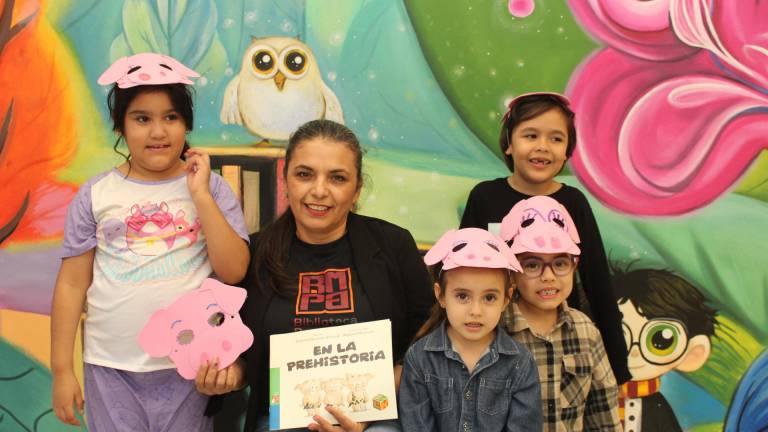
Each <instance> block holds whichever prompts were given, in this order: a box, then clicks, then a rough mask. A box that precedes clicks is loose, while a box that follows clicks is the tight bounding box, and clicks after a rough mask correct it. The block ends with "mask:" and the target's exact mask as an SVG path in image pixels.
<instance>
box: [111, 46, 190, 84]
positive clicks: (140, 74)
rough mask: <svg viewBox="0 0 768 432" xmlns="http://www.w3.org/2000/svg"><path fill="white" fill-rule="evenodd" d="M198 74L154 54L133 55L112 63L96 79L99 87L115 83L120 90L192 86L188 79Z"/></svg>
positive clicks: (176, 62)
mask: <svg viewBox="0 0 768 432" xmlns="http://www.w3.org/2000/svg"><path fill="white" fill-rule="evenodd" d="M199 76H200V74H198V73H197V72H195V71H193V70H192V69H190V68H188V67H186V66H184V65H183V64H181V62H179V61H178V60H176V59H174V58H173V57H168V56H165V55H162V54H156V53H141V54H134V55H132V56H130V57H122V58H120V59H118V60H117V61H115V62H114V63H112V66H110V67H109V69H107V70H106V71H104V73H103V74H101V76H100V77H99V79H98V83H99V84H101V85H108V84H112V83H117V86H118V87H120V88H123V89H124V88H129V87H135V86H139V85H158V84H193V82H192V81H191V80H190V79H189V78H190V77H193V78H195V77H199Z"/></svg>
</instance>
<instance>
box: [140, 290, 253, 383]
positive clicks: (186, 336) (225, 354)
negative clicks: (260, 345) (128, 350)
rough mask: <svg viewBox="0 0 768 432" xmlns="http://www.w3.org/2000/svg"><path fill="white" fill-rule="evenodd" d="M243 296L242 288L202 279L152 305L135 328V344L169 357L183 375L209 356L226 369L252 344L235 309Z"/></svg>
mask: <svg viewBox="0 0 768 432" xmlns="http://www.w3.org/2000/svg"><path fill="white" fill-rule="evenodd" d="M245 297H246V291H245V290H244V289H242V288H237V287H233V286H229V285H225V284H223V283H221V282H219V281H217V280H214V279H210V278H209V279H206V280H205V281H204V282H203V284H202V285H201V286H200V288H199V289H197V290H195V291H192V292H189V293H187V294H185V295H183V296H181V297H179V298H178V299H177V300H176V301H174V302H173V303H172V304H171V305H170V306H168V307H167V308H164V309H160V310H158V311H156V312H155V313H154V314H153V315H152V316H151V317H150V319H149V321H148V322H147V324H146V325H145V326H144V328H142V330H141V332H139V338H138V340H139V345H141V347H142V349H144V351H145V352H146V353H147V354H149V355H150V356H151V357H166V356H167V357H170V359H171V361H173V362H174V364H176V368H177V370H178V372H179V374H180V375H181V376H182V377H184V378H186V379H194V378H195V375H196V374H197V370H198V369H199V368H200V366H201V365H202V364H203V363H205V361H206V360H212V359H213V358H217V359H218V361H219V362H218V364H219V370H221V369H224V368H226V367H227V366H229V365H230V364H232V363H234V361H235V360H237V358H238V357H239V355H240V354H241V353H243V352H244V351H245V350H247V349H248V348H249V347H250V346H251V344H253V333H251V330H250V329H249V328H248V327H246V326H245V324H243V321H242V320H241V319H240V315H239V314H238V311H239V310H240V308H241V307H242V306H243V303H244V302H245Z"/></svg>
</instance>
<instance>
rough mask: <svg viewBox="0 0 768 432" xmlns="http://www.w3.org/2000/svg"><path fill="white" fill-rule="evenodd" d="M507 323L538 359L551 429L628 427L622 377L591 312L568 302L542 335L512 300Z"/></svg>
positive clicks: (546, 428) (571, 431)
mask: <svg viewBox="0 0 768 432" xmlns="http://www.w3.org/2000/svg"><path fill="white" fill-rule="evenodd" d="M504 324H505V326H506V328H507V330H508V331H509V332H510V333H511V334H512V337H513V338H514V339H515V340H517V341H518V342H521V343H523V344H524V345H525V346H526V347H527V348H528V349H529V350H530V351H531V353H532V354H533V358H534V359H535V360H536V364H537V365H538V368H539V380H540V381H541V402H542V412H543V413H544V431H545V432H549V431H552V432H555V431H557V432H560V431H563V432H580V431H584V430H587V431H621V430H622V429H621V423H620V422H619V408H618V404H619V402H618V389H617V387H616V379H615V378H614V376H613V371H612V370H611V365H610V363H609V362H608V357H607V356H606V354H605V348H604V347H603V342H602V338H601V337H600V331H599V330H598V329H597V327H595V325H594V324H593V323H592V321H590V320H589V318H588V317H587V316H586V315H584V314H583V313H581V312H579V311H577V310H575V309H570V308H568V305H567V304H566V303H563V305H562V306H561V307H560V308H559V309H558V313H557V323H556V324H555V327H554V328H553V329H552V331H551V332H550V333H549V334H547V335H538V334H536V333H534V332H533V330H532V329H531V328H530V327H529V325H528V321H527V320H526V319H525V317H524V316H523V315H522V313H520V309H519V308H518V307H517V304H515V303H514V302H510V306H509V308H507V310H506V311H505V312H504Z"/></svg>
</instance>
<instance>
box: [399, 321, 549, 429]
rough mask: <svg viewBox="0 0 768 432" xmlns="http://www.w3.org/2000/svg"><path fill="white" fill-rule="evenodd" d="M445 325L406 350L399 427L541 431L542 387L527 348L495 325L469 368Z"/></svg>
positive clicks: (400, 395)
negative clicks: (488, 341)
mask: <svg viewBox="0 0 768 432" xmlns="http://www.w3.org/2000/svg"><path fill="white" fill-rule="evenodd" d="M445 326H446V324H445V322H444V323H443V324H442V325H440V326H439V327H438V328H436V329H435V330H433V331H432V332H430V333H429V334H428V335H426V336H424V337H423V338H421V339H420V340H419V341H417V342H416V343H415V344H413V346H411V347H410V348H409V349H408V352H407V353H406V354H405V361H404V365H403V375H402V378H401V381H400V393H399V395H398V399H399V400H398V406H399V412H400V422H401V424H402V427H403V431H404V432H411V431H419V432H421V431H442V432H454V431H459V432H470V431H477V432H496V431H536V432H540V431H541V429H542V421H543V418H542V413H541V388H540V386H539V374H538V371H537V368H536V362H535V361H534V360H533V356H532V355H531V353H530V352H529V351H528V350H527V349H526V348H525V347H524V346H523V345H521V344H520V343H518V342H516V341H514V340H513V339H512V338H511V337H510V336H509V335H508V334H507V332H506V331H504V329H502V327H501V326H498V327H497V329H496V338H495V339H494V340H493V342H492V343H491V345H490V346H489V347H488V350H487V351H486V353H485V354H484V355H483V356H482V357H481V358H480V360H479V361H478V362H477V365H476V366H475V369H474V370H473V371H472V373H470V372H469V370H468V369H467V367H466V365H465V364H464V362H463V361H462V360H461V357H460V356H459V353H457V352H456V351H454V350H453V347H452V346H451V342H450V340H449V339H448V334H447V333H446V327H445Z"/></svg>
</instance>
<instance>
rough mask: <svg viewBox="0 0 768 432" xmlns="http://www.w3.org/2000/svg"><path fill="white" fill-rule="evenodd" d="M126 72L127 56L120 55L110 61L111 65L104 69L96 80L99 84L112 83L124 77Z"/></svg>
mask: <svg viewBox="0 0 768 432" xmlns="http://www.w3.org/2000/svg"><path fill="white" fill-rule="evenodd" d="M126 72H128V57H122V58H120V59H118V60H117V61H115V62H114V63H112V66H110V67H109V68H108V69H107V70H105V71H104V73H103V74H101V76H100V77H99V79H98V81H96V82H98V83H99V84H101V85H107V84H112V83H114V82H117V80H119V79H120V78H122V77H124V76H125V74H126Z"/></svg>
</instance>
